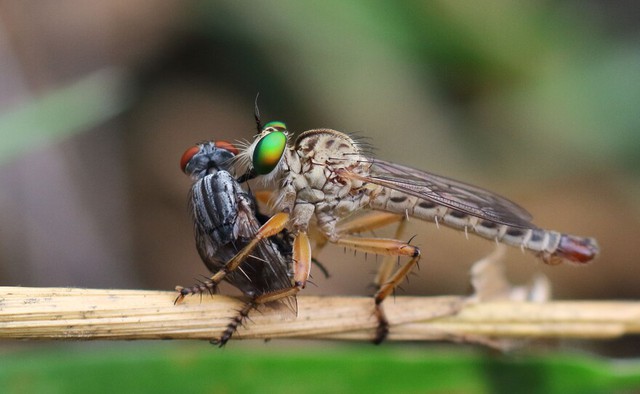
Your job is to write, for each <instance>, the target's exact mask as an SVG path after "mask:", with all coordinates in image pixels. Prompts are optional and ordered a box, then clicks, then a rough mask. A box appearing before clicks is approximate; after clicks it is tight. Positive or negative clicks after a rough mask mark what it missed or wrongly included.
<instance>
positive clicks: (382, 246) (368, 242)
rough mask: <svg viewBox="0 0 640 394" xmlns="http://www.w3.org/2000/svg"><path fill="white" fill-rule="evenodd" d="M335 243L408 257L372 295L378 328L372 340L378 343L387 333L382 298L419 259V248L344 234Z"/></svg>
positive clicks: (387, 327) (381, 239)
mask: <svg viewBox="0 0 640 394" xmlns="http://www.w3.org/2000/svg"><path fill="white" fill-rule="evenodd" d="M335 243H336V244H338V245H343V246H347V247H350V248H353V249H356V250H360V251H364V252H372V253H375V254H381V255H388V256H394V257H399V256H407V257H410V260H409V261H408V262H406V263H405V264H404V265H402V266H401V267H400V268H398V269H397V270H396V272H395V273H394V274H393V275H390V276H389V277H388V278H386V280H385V281H384V283H381V285H380V288H379V289H378V291H377V292H376V294H375V296H374V300H375V308H376V309H375V315H376V318H377V319H378V328H377V330H376V337H375V338H374V341H373V342H374V343H376V344H379V343H381V342H382V341H384V339H385V338H386V337H387V334H388V333H389V322H388V320H387V318H386V316H385V314H384V311H383V310H382V306H381V304H382V301H384V299H385V298H387V296H388V295H389V294H391V293H392V292H393V290H394V289H395V288H396V287H397V286H398V285H399V284H400V282H402V280H403V279H404V278H405V277H406V276H407V275H408V274H409V273H410V272H411V269H412V268H413V266H415V265H416V264H417V263H418V261H419V260H420V249H419V248H418V247H417V246H413V245H410V244H408V243H406V242H402V241H398V240H395V239H387V238H358V237H350V236H344V237H341V238H339V239H338V240H337V241H336V242H335Z"/></svg>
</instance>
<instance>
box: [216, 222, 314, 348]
mask: <svg viewBox="0 0 640 394" xmlns="http://www.w3.org/2000/svg"><path fill="white" fill-rule="evenodd" d="M310 271H311V245H310V243H309V237H308V236H307V234H306V233H304V232H300V233H298V234H297V235H296V237H295V239H294V241H293V285H292V286H291V287H288V288H285V289H279V290H274V291H271V292H268V293H264V294H260V295H258V296H256V297H254V298H253V299H252V300H251V301H249V302H248V303H246V304H245V305H244V307H243V308H242V309H240V310H239V311H238V314H237V315H236V316H235V317H234V318H233V319H232V320H231V322H230V323H229V325H228V326H227V328H226V329H225V330H224V332H223V333H222V335H221V336H220V339H218V340H214V341H212V343H214V344H217V345H219V346H220V347H222V346H224V345H225V344H226V343H227V341H228V340H229V339H231V336H232V335H233V334H234V333H235V332H236V331H237V330H238V327H239V326H240V325H241V324H242V322H243V321H244V320H245V319H246V318H247V317H248V316H249V312H251V310H252V309H255V308H257V307H258V306H259V305H262V304H266V303H269V302H274V301H278V300H281V299H283V298H286V297H291V296H295V295H296V294H298V292H299V291H300V290H302V289H304V287H305V286H306V284H307V280H308V279H309V272H310Z"/></svg>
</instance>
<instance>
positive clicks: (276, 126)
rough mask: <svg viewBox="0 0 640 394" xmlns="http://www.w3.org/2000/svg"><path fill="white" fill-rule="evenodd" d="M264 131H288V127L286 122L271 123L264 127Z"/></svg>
mask: <svg viewBox="0 0 640 394" xmlns="http://www.w3.org/2000/svg"><path fill="white" fill-rule="evenodd" d="M262 131H287V125H286V124H284V122H278V121H275V122H269V123H267V124H265V125H264V127H263V128H262Z"/></svg>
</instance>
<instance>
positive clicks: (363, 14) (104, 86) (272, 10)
mask: <svg viewBox="0 0 640 394" xmlns="http://www.w3.org/2000/svg"><path fill="white" fill-rule="evenodd" d="M614 4H615V5H614ZM638 15H640V14H639V13H638V8H637V5H636V4H635V3H633V2H615V3H609V2H604V1H559V2H526V3H518V4H516V3H511V2H504V1H487V2H483V3H482V5H480V4H478V5H474V4H472V3H471V2H465V1H453V2H451V1H435V2H412V1H408V2H398V3H396V2H369V1H350V2H340V1H324V2H298V1H272V2H262V1H260V2H258V1H256V2H231V1H229V2H224V1H169V0H165V1H157V0H137V1H135V0H134V1H110V2H85V1H79V0H77V1H57V2H53V1H3V2H0V136H1V138H0V160H1V161H0V163H1V166H0V215H1V217H0V220H1V222H0V223H1V224H2V225H1V227H0V284H1V285H7V286H9V285H11V286H12V285H22V286H78V287H106V288H143V289H167V290H169V289H173V287H174V286H175V285H176V284H190V283H192V282H193V278H195V277H198V276H199V275H200V274H206V273H207V272H206V270H205V267H204V265H203V264H202V263H201V262H200V261H199V259H198V257H197V254H196V251H195V247H194V241H193V236H192V227H191V224H190V222H189V217H188V214H187V210H186V196H187V191H188V188H189V184H190V182H189V179H187V177H185V176H184V175H183V174H182V173H181V172H180V170H179V168H178V161H179V159H180V156H181V154H182V152H183V151H184V150H185V149H186V148H188V147H189V146H191V145H193V144H194V143H195V142H199V141H203V140H207V139H227V140H232V141H233V140H238V139H250V138H251V137H252V135H253V134H254V133H255V130H254V127H255V126H254V120H253V101H254V98H255V96H256V93H258V92H259V93H260V108H261V112H262V114H263V119H264V120H265V121H268V120H282V121H285V122H286V123H287V125H288V126H289V129H290V130H292V131H295V132H300V131H303V130H306V129H311V128H318V127H330V128H334V129H338V130H341V131H347V132H357V133H359V134H360V135H362V136H366V137H367V138H370V143H371V144H372V145H373V146H374V147H376V151H375V154H376V155H377V156H379V157H381V158H385V159H387V160H391V161H395V162H398V163H403V164H407V165H411V166H414V167H417V168H421V169H425V170H428V171H432V172H435V173H438V174H443V175H447V176H450V177H453V178H456V179H460V180H463V181H466V182H470V183H473V184H477V185H481V186H483V187H485V188H488V189H490V190H493V191H495V192H497V193H500V194H503V195H505V196H508V197H509V198H511V199H513V200H515V201H517V202H519V203H520V204H521V205H523V206H524V207H526V208H527V209H528V210H529V211H530V212H531V213H532V214H533V215H534V217H535V223H536V224H538V225H539V226H541V227H545V228H549V229H555V230H561V231H563V232H569V233H574V234H578V235H588V236H594V237H596V238H597V239H598V240H599V242H600V245H601V247H602V255H601V257H600V258H599V259H598V260H597V261H596V262H595V263H593V264H592V265H590V266H587V267H572V266H559V267H546V266H544V265H543V264H542V263H540V262H539V261H537V260H536V259H535V258H534V257H532V256H530V255H528V254H527V255H523V254H522V253H521V252H520V251H519V250H512V251H511V252H510V254H509V255H508V261H509V270H510V274H511V275H512V277H513V278H514V280H516V281H519V282H522V281H527V280H528V279H529V277H530V276H531V275H532V274H533V273H535V272H538V271H543V272H545V273H546V274H547V275H548V276H549V277H550V279H551V281H552V283H553V286H554V293H555V295H556V297H558V298H579V299H583V298H584V299H598V298H616V299H621V298H638V297H640V286H638V277H639V275H638V272H639V271H638V268H637V267H638V263H637V260H638V256H639V255H640V242H638V240H637V238H638V236H639V235H640V203H639V201H640V199H639V198H638V196H639V192H640V184H639V179H640V178H639V177H640V171H639V170H640V161H639V160H638V159H639V157H640V156H639V154H638V152H639V149H640V116H639V115H638V114H639V111H638V108H639V104H640V73H639V72H638V70H639V69H640V45H639V42H640V41H639V40H637V37H638V34H639V33H640V28H639V27H640V25H639V24H638V23H639V22H640V21H639V20H638ZM414 234H416V235H417V237H416V238H415V243H416V244H418V245H420V246H421V247H422V249H423V253H424V258H423V260H422V262H421V269H420V271H418V272H417V276H413V277H411V278H410V282H409V283H408V284H406V285H404V286H403V288H404V292H405V293H406V294H412V295H413V294H460V293H464V292H466V291H467V287H468V284H467V283H468V280H467V275H468V269H469V266H470V265H471V263H472V262H473V261H475V260H476V259H479V258H481V257H483V256H484V255H485V254H486V253H488V252H490V251H491V250H492V247H493V245H492V244H491V243H490V242H486V241H483V240H479V239H476V238H473V237H472V238H471V239H469V240H466V239H465V237H464V234H459V233H456V232H453V231H451V230H448V229H440V230H438V229H436V228H435V226H434V225H431V224H425V223H419V222H415V221H414V222H412V225H411V227H410V229H409V231H408V232H407V236H406V237H407V238H409V237H410V236H411V235H414ZM318 258H319V259H320V260H321V261H322V262H323V263H324V264H325V265H326V266H327V267H328V268H329V270H330V272H331V275H332V277H331V278H329V279H326V280H325V279H324V278H323V277H322V275H321V274H320V273H319V272H317V270H316V272H315V275H314V282H315V284H316V285H317V286H316V287H314V286H309V289H308V290H306V294H369V293H370V292H371V289H370V288H368V287H367V286H368V284H369V283H370V281H371V279H372V277H373V276H372V275H373V272H374V271H375V267H376V264H375V258H373V257H369V258H368V259H367V260H366V261H365V259H364V256H361V255H358V256H355V257H354V256H353V254H352V253H350V252H347V253H346V254H345V253H344V252H343V251H342V250H341V249H340V248H337V247H332V246H328V247H327V248H326V249H325V250H324V251H323V254H322V255H320V256H318Z"/></svg>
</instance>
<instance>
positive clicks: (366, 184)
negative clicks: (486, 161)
mask: <svg viewBox="0 0 640 394" xmlns="http://www.w3.org/2000/svg"><path fill="white" fill-rule="evenodd" d="M238 166H239V168H240V171H241V173H244V175H243V176H242V177H241V179H242V180H247V179H251V178H254V177H256V176H261V178H262V179H263V180H264V181H265V182H266V183H271V184H277V185H278V191H277V192H276V196H275V199H274V201H275V203H274V209H275V212H278V213H277V214H276V215H283V220H282V221H280V225H281V226H282V227H279V228H274V229H271V231H272V232H276V233H277V231H279V230H280V229H282V228H288V229H289V230H291V231H292V233H293V236H294V243H293V244H294V254H296V253H297V252H296V245H299V246H303V248H302V249H301V251H298V254H297V255H298V261H297V263H296V265H295V266H294V276H297V277H300V278H302V277H305V276H308V273H309V269H310V264H309V261H310V260H311V252H310V247H309V240H308V237H307V232H308V230H309V225H310V223H313V225H314V226H317V229H318V230H319V231H320V233H322V234H323V235H324V237H326V239H327V240H328V241H329V242H332V243H336V244H339V245H343V246H346V247H350V248H353V249H355V250H361V251H365V252H373V253H377V254H386V255H394V256H408V257H409V258H410V260H409V261H408V262H407V263H405V265H403V266H401V267H400V268H399V269H398V270H397V271H396V272H395V273H394V274H393V275H391V274H389V276H387V277H386V279H385V280H383V281H381V282H380V283H379V289H378V291H377V293H376V295H375V303H376V315H377V317H378V320H379V327H378V331H377V334H376V335H377V337H376V342H379V341H381V340H382V339H384V337H385V336H386V335H387V332H388V323H387V321H386V318H385V317H384V313H383V311H382V309H381V306H380V304H381V302H382V301H383V300H384V299H385V298H386V297H387V296H388V295H389V294H390V293H391V292H393V290H394V288H395V287H396V286H397V285H398V284H399V283H400V282H401V281H402V280H403V279H404V278H405V276H406V275H407V274H408V273H409V272H410V271H411V269H412V267H413V266H414V265H415V264H417V262H418V261H419V259H420V250H419V248H417V247H415V246H413V245H410V244H408V243H405V242H402V241H398V240H394V239H381V238H362V237H354V236H353V235H352V234H353V233H354V232H355V231H354V230H355V227H350V226H349V225H343V222H344V221H343V219H345V218H347V217H349V216H351V215H352V214H353V213H354V212H355V211H358V210H361V209H363V208H366V209H368V210H372V211H383V212H386V213H395V214H399V215H403V216H411V217H416V218H419V219H423V220H428V221H432V222H435V223H437V224H442V225H445V226H448V227H452V228H454V229H457V230H461V231H465V232H466V233H474V234H476V235H479V236H481V237H484V238H487V239H491V240H495V241H497V242H501V243H505V244H507V245H511V246H517V247H520V248H522V249H523V250H528V251H531V252H533V253H534V254H535V255H537V256H538V257H540V258H541V259H542V261H544V262H545V263H547V264H558V263H561V262H564V261H568V262H573V263H586V262H589V261H590V260H592V259H593V258H595V256H596V255H597V254H598V251H599V249H598V245H597V242H596V241H595V239H593V238H583V237H577V236H573V235H567V234H562V233H558V232H555V231H547V230H543V229H540V228H538V227H537V226H535V225H534V224H533V223H531V215H530V214H529V213H528V212H527V211H526V210H524V209H523V208H521V207H520V206H518V205H517V204H515V203H513V202H511V201H509V200H507V199H506V198H504V197H501V196H498V195H496V194H494V193H492V192H489V191H487V190H484V189H481V188H478V187H475V186H471V185H468V184H465V183H462V182H459V181H455V180H453V179H449V178H445V177H442V176H438V175H434V174H431V173H428V172H424V171H420V170H417V169H413V168H409V167H405V166H402V165H398V164H395V163H391V162H387V161H384V160H379V159H373V158H371V157H368V156H367V155H366V154H365V153H363V150H362V149H361V147H360V145H359V143H358V142H357V141H355V140H354V139H352V138H351V137H350V136H348V135H346V134H344V133H341V132H339V131H336V130H331V129H317V130H309V131H305V132H303V133H302V134H300V135H299V136H298V138H297V139H296V140H295V141H294V142H293V143H291V141H290V134H289V132H288V131H287V128H286V126H285V124H284V123H282V122H270V123H267V124H266V125H265V126H264V128H263V129H262V131H261V132H260V133H259V134H258V135H257V136H256V138H255V140H254V141H253V143H251V144H250V145H249V146H247V147H246V149H244V150H243V151H242V152H240V154H239V155H238ZM242 167H244V169H243V168H242ZM243 171H244V172H243ZM370 215H371V218H372V219H371V220H370V221H369V227H370V228H375V227H376V226H379V224H378V223H376V221H377V219H376V218H377V217H381V218H384V216H376V215H377V214H376V213H375V212H372V213H370ZM382 221H383V220H382V219H381V220H380V224H381V223H382ZM244 253H247V251H244ZM296 269H298V270H301V271H300V272H298V271H296ZM296 286H300V287H304V282H301V283H297V284H296Z"/></svg>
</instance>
